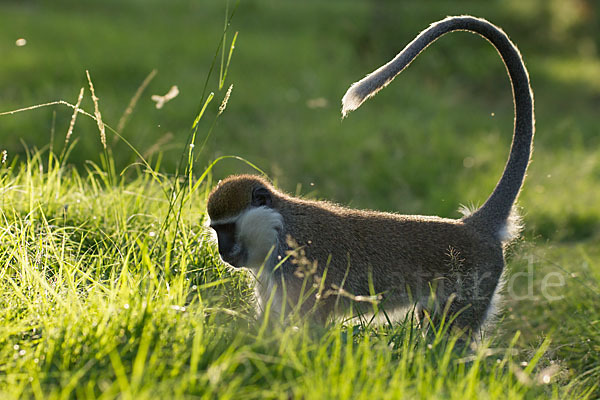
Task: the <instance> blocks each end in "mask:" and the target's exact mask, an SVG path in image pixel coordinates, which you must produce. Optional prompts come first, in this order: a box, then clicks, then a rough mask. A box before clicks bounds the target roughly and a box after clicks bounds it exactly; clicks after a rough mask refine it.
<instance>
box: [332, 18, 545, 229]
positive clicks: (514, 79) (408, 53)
mask: <svg viewBox="0 0 600 400" xmlns="http://www.w3.org/2000/svg"><path fill="white" fill-rule="evenodd" d="M457 30H462V31H470V32H474V33H477V34H479V35H481V36H483V37H484V38H485V39H487V40H488V41H489V42H490V43H492V45H493V46H494V47H495V48H496V50H498V53H500V57H502V61H504V64H505V65H506V69H507V70H508V75H509V76H510V81H511V84H512V89H513V100H514V105H515V129H514V135H513V140H512V145H511V149H510V156H509V158H508V161H507V163H506V166H505V167H504V173H503V174H502V178H500V181H499V182H498V184H497V185H496V188H495V189H494V191H493V192H492V194H491V195H490V197H489V198H488V199H487V201H486V202H485V203H484V204H483V206H481V207H480V208H479V209H478V210H477V211H475V212H474V213H473V214H471V215H469V216H467V217H465V218H464V221H465V222H466V223H471V224H473V225H474V226H476V227H477V228H478V229H479V230H481V231H485V232H487V233H489V234H491V235H494V236H497V237H500V236H501V235H502V231H503V230H504V228H505V227H506V223H507V220H508V218H509V216H510V213H511V209H512V206H513V204H514V202H515V200H516V199H517V196H518V195H519V191H520V190H521V185H522V184H523V180H524V179H525V172H526V171H527V166H528V164H529V159H530V156H531V148H532V142H533V133H534V129H535V128H534V125H535V117H534V111H533V93H532V91H531V87H530V86H529V76H528V74H527V69H526V68H525V65H524V63H523V59H522V58H521V54H520V53H519V50H518V49H517V47H516V46H515V45H514V44H513V43H512V42H511V41H510V39H509V38H508V36H507V35H506V33H504V32H503V31H502V30H501V29H500V28H498V27H496V26H494V25H493V24H491V23H490V22H488V21H486V20H484V19H480V18H475V17H470V16H459V17H448V18H446V19H443V20H441V21H439V22H436V23H433V24H432V25H431V26H429V28H427V29H425V30H424V31H423V32H421V33H420V34H419V35H418V36H417V37H416V38H415V39H414V40H413V41H412V42H410V43H409V44H408V45H407V46H406V47H405V48H404V49H403V50H402V51H401V52H400V53H399V54H398V55H397V56H396V57H394V59H393V60H391V61H390V62H388V63H387V64H385V65H384V66H382V67H380V68H379V69H377V70H376V71H374V72H372V73H370V74H369V75H367V76H366V77H365V78H363V79H362V80H360V81H358V82H355V83H353V84H352V86H350V88H349V89H348V91H347V92H346V94H345V95H344V97H343V98H342V115H343V116H344V117H345V116H346V115H347V114H348V112H350V111H353V110H356V109H357V108H358V107H360V105H361V104H362V103H363V102H364V101H365V100H367V99H368V98H370V97H373V96H374V95H375V94H376V93H377V92H378V91H379V90H381V89H382V88H384V87H385V86H387V85H388V84H389V83H390V82H391V81H392V80H393V79H394V78H395V77H396V76H397V75H398V74H399V73H400V72H402V71H403V70H404V68H406V67H407V66H408V65H409V64H410V63H411V62H412V60H413V59H415V58H416V57H417V56H418V55H419V54H420V53H421V51H423V50H424V49H425V48H426V47H427V46H429V45H430V44H431V43H433V42H434V41H435V40H436V39H438V38H439V37H441V36H443V35H445V34H446V33H448V32H452V31H457Z"/></svg>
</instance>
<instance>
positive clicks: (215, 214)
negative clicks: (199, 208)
mask: <svg viewBox="0 0 600 400" xmlns="http://www.w3.org/2000/svg"><path fill="white" fill-rule="evenodd" d="M273 190H274V189H273V188H272V187H271V186H270V185H269V184H268V182H266V181H265V180H263V179H262V178H258V177H255V176H252V175H243V176H239V177H234V178H229V179H226V180H225V181H223V182H221V183H219V185H218V186H217V187H216V188H215V189H214V190H213V191H212V193H211V194H210V196H209V199H208V205H207V209H208V214H209V217H210V218H211V225H210V227H211V228H212V229H214V231H215V232H216V234H217V240H218V244H219V254H220V255H221V258H222V259H223V261H225V262H226V263H228V264H230V265H231V266H233V267H237V268H239V267H246V268H250V269H253V270H254V269H257V270H258V269H259V268H260V267H261V266H262V265H264V264H265V262H267V261H268V258H269V254H271V253H272V251H273V250H274V248H275V247H277V244H278V239H279V234H280V232H281V231H282V229H283V217H282V216H281V214H279V212H278V211H277V210H276V209H275V204H274V197H273Z"/></svg>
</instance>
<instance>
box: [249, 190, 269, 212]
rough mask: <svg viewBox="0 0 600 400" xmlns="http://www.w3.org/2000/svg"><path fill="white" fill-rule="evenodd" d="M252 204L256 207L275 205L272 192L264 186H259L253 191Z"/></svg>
mask: <svg viewBox="0 0 600 400" xmlns="http://www.w3.org/2000/svg"><path fill="white" fill-rule="evenodd" d="M252 205H253V206H254V207H261V206H267V207H269V208H271V207H273V199H272V198H271V193H270V192H269V191H268V190H267V189H266V188H264V187H258V188H256V189H254V191H253V192H252Z"/></svg>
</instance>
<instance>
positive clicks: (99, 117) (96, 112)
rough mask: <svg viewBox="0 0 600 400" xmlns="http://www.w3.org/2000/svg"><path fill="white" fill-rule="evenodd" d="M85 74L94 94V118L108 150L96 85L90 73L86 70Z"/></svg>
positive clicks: (103, 143) (104, 145)
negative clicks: (95, 89)
mask: <svg viewBox="0 0 600 400" xmlns="http://www.w3.org/2000/svg"><path fill="white" fill-rule="evenodd" d="M85 74H86V75H87V79H88V83H89V84H90V92H92V101H93V102H94V116H95V117H96V123H98V129H99V130H100V141H101V142H102V146H103V147H104V149H105V150H106V132H105V130H104V122H102V114H100V108H99V107H98V100H99V99H98V98H97V97H96V92H95V91H94V84H93V83H92V78H90V71H88V70H85Z"/></svg>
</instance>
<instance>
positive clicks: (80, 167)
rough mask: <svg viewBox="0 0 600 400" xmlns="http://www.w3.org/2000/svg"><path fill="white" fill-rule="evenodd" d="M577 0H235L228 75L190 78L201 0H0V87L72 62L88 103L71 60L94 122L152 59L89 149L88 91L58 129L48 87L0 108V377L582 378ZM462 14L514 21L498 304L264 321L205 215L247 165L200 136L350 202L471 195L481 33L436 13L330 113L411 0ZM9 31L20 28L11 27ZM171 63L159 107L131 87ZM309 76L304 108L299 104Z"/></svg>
mask: <svg viewBox="0 0 600 400" xmlns="http://www.w3.org/2000/svg"><path fill="white" fill-rule="evenodd" d="M568 3H569V4H571V3H570V2H568ZM578 4H579V3H578ZM581 4H584V5H585V7H588V8H585V7H583V6H582V7H583V8H581V7H580V8H578V7H565V6H563V2H560V1H550V2H545V1H541V0H536V1H531V2H525V3H524V2H520V1H512V0H511V1H499V0H498V1H492V2H486V3H485V4H484V3H481V4H480V3H479V2H475V1H473V2H465V3H461V5H460V6H457V5H455V4H446V3H443V2H432V3H431V4H428V5H419V4H418V3H415V4H412V3H411V4H401V3H396V2H389V3H388V2H385V1H383V2H366V1H358V0H356V1H330V2H318V1H308V2H302V3H300V2H298V3H294V2H271V1H266V0H263V1H256V2H252V3H246V2H243V3H242V4H240V6H239V8H238V9H237V10H236V14H235V17H234V18H233V20H232V25H231V26H230V30H229V31H228V34H227V45H226V49H228V48H229V44H230V43H231V40H232V38H233V31H239V32H240V33H239V36H238V38H237V42H236V50H235V52H234V54H233V58H232V63H231V66H230V68H229V70H228V71H227V80H226V82H225V85H223V87H222V88H220V87H219V82H218V79H217V77H218V71H219V68H220V61H221V57H220V56H219V57H217V63H216V70H214V71H213V74H212V75H211V78H210V79H209V80H208V81H207V83H208V85H207V87H206V89H207V90H206V91H205V90H204V89H205V88H204V84H205V79H206V76H207V74H208V71H209V67H210V66H211V62H212V57H213V56H214V54H215V49H216V46H217V44H218V42H219V38H220V37H221V35H222V31H223V22H224V12H225V6H224V4H223V3H221V2H188V1H172V2H169V4H168V5H167V4H165V3H164V2H160V1H157V0H145V1H141V0H130V1H127V2H121V1H116V0H107V1H103V2H89V4H88V3H86V4H83V3H78V2H71V1H67V0H60V1H56V0H54V1H52V2H50V1H40V2H35V3H22V2H7V3H3V4H2V6H0V11H2V12H0V25H1V26H3V30H2V32H0V54H2V63H0V87H2V90H0V112H2V111H8V110H11V109H17V108H21V107H24V106H28V105H32V104H40V103H43V102H46V101H54V100H57V99H64V100H66V101H69V102H70V103H75V102H76V100H77V94H78V92H79V88H80V87H85V90H86V92H85V97H84V99H83V102H82V107H83V108H84V109H85V110H86V111H87V112H89V113H93V109H94V106H93V104H92V101H91V98H90V95H89V89H88V82H87V80H86V78H85V70H86V69H89V70H90V73H91V77H92V79H93V82H94V86H95V90H96V95H97V96H98V97H99V98H100V103H99V105H100V111H101V112H102V118H103V120H104V121H105V122H106V123H107V124H108V125H110V126H112V127H116V126H117V125H118V121H119V119H120V118H121V116H122V115H123V112H124V110H125V109H126V107H127V105H128V103H129V101H130V99H131V97H132V96H133V95H134V93H135V92H136V90H137V88H138V87H139V86H140V84H141V82H142V81H143V80H144V78H145V77H146V76H147V75H148V74H149V73H150V72H151V71H152V70H153V69H155V68H156V69H157V70H158V74H157V75H156V77H155V78H154V79H153V80H152V81H151V82H150V84H149V85H148V87H147V89H146V90H145V91H144V93H143V94H142V96H141V98H140V100H139V102H138V103H137V105H136V107H135V110H134V112H133V113H132V114H131V117H130V118H129V120H128V123H127V124H126V125H125V128H124V129H123V130H122V131H121V132H120V134H121V135H122V139H119V140H117V139H115V135H114V134H113V133H112V132H111V131H110V130H108V131H107V139H108V149H106V150H104V149H103V148H102V145H101V142H100V140H99V135H98V131H97V126H96V122H95V121H93V119H91V118H88V117H86V116H84V115H79V117H78V119H77V123H76V125H75V131H74V134H73V137H72V139H71V144H70V145H69V146H68V147H67V148H66V149H65V148H64V144H63V143H64V140H65V132H66V131H67V129H68V126H69V122H70V120H71V115H72V109H70V108H69V107H66V106H64V105H63V106H55V107H44V108H40V109H37V110H35V111H29V112H24V113H18V114H13V115H10V116H6V115H5V116H0V136H1V137H2V142H1V143H0V151H2V150H3V149H7V150H8V160H7V162H6V163H3V164H2V165H1V166H0V310H2V311H0V321H1V323H0V397H3V398H27V397H32V398H68V397H80V398H116V397H120V398H144V397H146V398H157V397H158V398H161V397H164V398H166V397H171V396H172V397H207V398H214V397H217V396H218V397H222V398H246V397H248V398H316V399H321V398H350V397H353V398H400V397H405V398H474V399H476V398H477V399H478V398H536V397H543V398H546V397H551V398H560V399H563V398H582V397H584V398H585V397H586V396H587V397H588V398H595V397H597V396H599V395H600V392H599V390H600V389H599V387H598V385H597V382H598V381H599V380H600V357H599V354H600V312H599V311H598V307H597V304H598V301H599V300H600V264H599V261H598V260H600V252H599V249H600V246H599V243H600V210H599V209H598V207H597V199H598V198H600V185H598V180H599V179H600V161H599V155H600V150H598V149H599V144H600V143H599V141H600V140H599V138H600V136H599V135H598V128H597V105H598V101H597V100H598V95H600V83H599V82H600V81H599V80H598V79H599V78H598V77H600V61H599V58H598V54H597V49H596V48H597V43H596V42H595V41H594V38H595V37H597V35H598V33H599V32H600V27H599V26H598V24H597V22H596V21H595V20H593V19H591V18H590V17H589V16H588V15H591V12H588V11H589V10H596V12H597V11H598V10H597V7H596V6H595V5H594V4H592V3H585V2H584V3H581ZM231 10H232V5H230V9H229V11H231ZM586 10H588V11H586ZM461 13H472V14H475V15H479V16H483V17H486V18H488V19H490V20H492V21H493V22H495V23H497V24H499V25H500V26H502V27H503V28H504V29H505V30H506V31H507V32H508V33H509V34H510V35H511V37H512V38H513V39H514V40H515V42H516V43H517V44H518V45H519V47H520V49H521V51H522V53H523V55H524V57H525V60H526V61H527V64H528V68H529V70H530V74H531V78H532V83H533V87H534V90H535V94H536V111H537V137H536V148H535V153H534V159H533V162H532V164H531V168H530V170H529V176H528V178H527V181H526V186H525V188H524V191H523V194H522V196H521V199H520V205H521V206H522V208H523V210H524V214H525V215H524V216H525V223H526V231H525V233H524V239H522V240H521V241H520V242H518V243H517V244H516V245H515V246H513V248H512V249H511V252H510V255H509V263H508V281H509V287H508V288H507V291H506V293H505V304H504V309H503V312H502V313H501V314H500V315H499V316H498V322H497V324H496V325H495V328H494V329H493V330H492V331H490V332H488V334H487V335H486V337H485V340H484V341H483V343H482V344H481V345H480V346H479V347H478V348H475V349H467V350H465V349H460V348H457V347H456V346H455V344H454V339H453V338H451V337H447V336H445V335H442V334H437V335H436V334H433V333H430V334H428V335H426V336H425V337H422V336H421V333H420V332H419V331H417V330H415V329H414V328H413V327H412V324H411V323H410V321H409V320H407V321H400V322H398V323H395V324H394V325H392V326H390V325H389V324H384V325H379V326H371V325H369V324H365V323H361V324H355V323H347V324H339V323H336V324H331V325H330V326H328V327H326V328H321V327H316V326H312V325H310V324H300V325H299V327H298V328H295V327H291V326H287V327H283V326H279V325H278V324H275V325H274V326H266V325H265V326H263V325H261V323H259V322H257V321H255V315H254V311H253V305H252V296H251V288H250V282H249V277H248V276H247V275H246V274H244V273H243V272H241V271H233V270H230V269H228V268H227V267H225V266H224V265H223V264H221V263H220V262H219V260H218V257H217V255H216V253H215V249H214V244H213V243H212V242H211V241H210V239H209V237H208V232H207V230H206V228H205V227H204V225H203V224H204V220H205V200H206V195H207V192H208V191H209V190H210V188H211V187H212V184H213V180H216V179H220V178H222V177H224V176H226V175H227V174H229V173H232V172H247V171H248V170H252V167H250V166H249V165H248V164H247V163H245V162H243V160H240V159H230V158H228V159H224V160H222V161H220V162H218V163H217V164H216V165H214V167H212V165H211V163H212V161H213V160H215V159H217V158H218V157H219V156H222V155H227V154H235V155H237V156H241V157H243V158H244V159H246V160H249V161H250V162H252V163H254V164H256V165H257V166H259V167H260V168H262V169H263V170H265V171H266V172H267V173H268V174H269V175H270V176H272V177H273V178H275V179H276V181H277V182H278V184H279V185H280V186H281V187H282V188H283V189H287V190H288V191H290V192H292V193H299V194H302V195H305V196H309V197H319V198H327V199H331V200H334V201H337V202H340V203H344V204H350V205H351V206H354V207H367V208H375V209H383V210H392V211H400V212H403V213H420V214H437V215H442V216H449V217H456V216H458V214H457V212H456V209H457V208H458V205H459V204H460V203H469V202H474V203H481V202H482V201H483V200H484V199H485V197H486V196H487V195H488V194H489V192H490V191H491V189H492V188H493V185H494V184H495V182H496V180H497V179H498V177H499V174H500V171H501V169H502V166H503V164H504V162H505V159H506V156H507V154H508V146H509V143H510V134H509V132H510V131H511V126H512V118H513V114H512V103H511V99H510V95H509V93H510V85H509V82H508V80H507V78H506V76H505V71H504V69H503V66H502V64H501V62H500V60H499V59H498V56H497V54H495V52H494V50H493V49H491V48H490V47H489V45H488V44H487V43H485V41H483V40H481V39H479V38H477V37H475V36H472V35H468V34H456V35H453V36H448V37H445V38H444V39H442V40H441V41H439V42H438V43H436V44H435V45H434V46H432V47H431V48H429V49H428V50H427V51H426V52H425V53H424V54H423V55H422V56H421V57H420V58H419V59H418V60H417V61H416V62H415V63H414V64H413V65H412V66H411V68H410V69H409V70H407V71H405V72H404V73H403V75H402V76H401V77H400V78H399V79H398V80H397V81H395V82H394V84H393V85H391V86H390V87H389V88H387V89H386V90H385V91H383V92H382V93H381V94H380V95H378V96H377V98H375V99H373V100H371V101H370V102H369V103H367V104H365V106H364V107H363V108H361V110H359V111H358V112H355V113H353V114H352V115H351V116H350V117H349V118H348V119H347V120H345V121H344V122H343V123H341V122H340V119H339V107H338V104H339V103H338V102H339V99H340V97H341V95H342V94H343V93H344V91H345V89H346V88H347V86H348V85H349V84H350V83H351V82H353V81H355V80H357V79H358V78H360V77H361V76H363V75H364V74H365V73H367V72H369V71H371V70H372V69H373V68H375V67H376V66H378V65H380V64H381V63H383V62H385V61H387V60H388V59H389V58H390V57H391V56H392V55H394V54H395V53H396V52H397V51H398V50H399V49H400V48H401V47H402V46H403V45H404V44H405V43H407V42H408V41H409V40H410V39H412V38H413V36H414V35H415V34H416V33H417V32H418V31H420V30H421V29H422V28H424V27H425V26H427V24H428V23H430V22H432V21H434V20H437V19H439V18H441V17H444V16H446V15H450V14H461ZM18 37H25V38H26V39H27V40H28V44H27V45H26V46H24V47H16V46H15V45H14V43H15V40H16V39H17V38H18ZM231 83H233V84H234V88H233V91H232V95H231V99H230V100H229V103H228V105H227V109H226V110H225V112H224V113H223V114H222V115H221V116H217V113H218V107H219V105H220V104H221V100H222V99H223V97H224V96H225V91H226V89H227V87H228V86H229V84H231ZM174 84H176V85H178V86H179V89H180V92H181V93H180V95H179V96H178V97H176V98H175V99H174V100H172V101H171V102H169V103H167V104H166V105H165V107H164V108H163V109H161V110H156V109H155V108H154V103H153V102H152V100H151V99H150V95H151V94H161V95H163V94H165V93H166V92H167V91H168V89H169V88H170V87H171V85H174ZM210 91H213V92H214V93H215V97H214V99H213V100H212V101H211V102H210V103H209V104H208V105H207V107H206V112H205V113H204V114H203V116H202V118H201V119H200V121H199V124H198V126H197V128H198V130H197V134H196V139H195V143H196V147H195V148H194V149H193V151H192V152H191V153H190V152H189V147H188V146H187V144H188V143H189V142H186V139H187V140H189V137H190V132H194V130H191V131H190V126H191V125H192V122H193V120H194V118H195V117H196V115H198V114H197V113H198V112H199V110H200V109H201V108H202V105H204V104H205V101H206V99H207V96H208V93H209V92H210ZM315 99H320V100H319V101H318V102H316V104H321V105H322V107H320V106H319V107H316V108H314V107H312V106H309V104H313V103H311V102H310V100H315ZM492 113H493V115H492ZM205 139H206V144H205V145H204V146H203V145H202V143H204V141H205ZM125 140H127V141H128V142H129V143H131V145H132V147H130V146H129V145H127V144H126V143H125ZM73 142H75V143H73ZM23 144H24V145H23ZM37 148H41V149H42V150H37ZM134 149H135V151H134ZM65 150H68V151H66V154H65V153H64V151H65ZM140 155H144V156H145V159H146V160H147V164H144V163H143V162H142V158H140ZM190 157H191V158H190ZM190 159H195V163H192V164H191V168H190V164H189V161H190ZM180 163H181V164H180ZM178 165H180V166H181V168H179V172H176V171H177V166H178ZM185 165H187V167H185ZM209 166H210V167H209ZM184 167H185V168H184ZM174 194H175V195H174ZM522 273H527V274H526V275H523V274H522ZM545 376H547V377H548V378H544V377H545ZM548 379H549V381H548Z"/></svg>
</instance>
